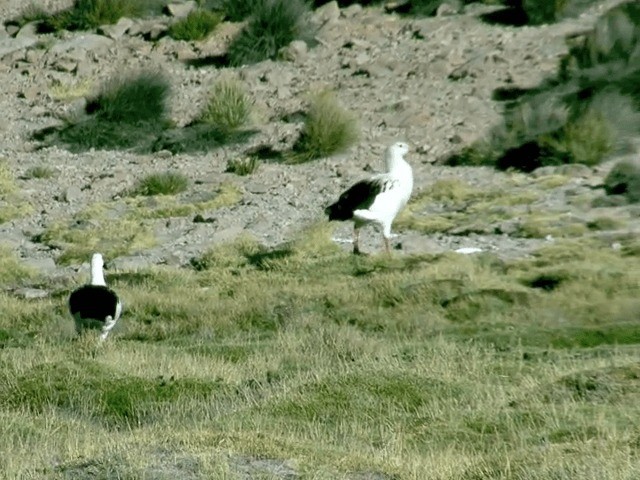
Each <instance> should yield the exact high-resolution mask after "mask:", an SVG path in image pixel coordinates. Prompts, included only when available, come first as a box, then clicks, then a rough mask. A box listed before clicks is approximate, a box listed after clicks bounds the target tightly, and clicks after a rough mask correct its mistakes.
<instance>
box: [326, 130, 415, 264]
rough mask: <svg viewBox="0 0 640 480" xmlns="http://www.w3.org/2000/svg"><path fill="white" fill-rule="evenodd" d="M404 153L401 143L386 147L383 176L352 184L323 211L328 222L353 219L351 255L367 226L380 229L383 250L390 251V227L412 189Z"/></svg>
mask: <svg viewBox="0 0 640 480" xmlns="http://www.w3.org/2000/svg"><path fill="white" fill-rule="evenodd" d="M408 151H409V146H408V145H407V144H406V143H403V142H397V143H394V144H393V145H391V146H389V147H388V148H387V150H386V152H385V154H384V161H385V165H386V167H387V173H381V174H378V175H374V176H373V177H371V178H369V179H367V180H362V181H360V182H358V183H356V184H355V185H353V186H352V187H351V188H349V189H348V190H347V191H345V192H344V193H343V194H342V195H340V198H339V199H338V201H337V202H335V203H334V204H332V205H329V206H328V207H327V208H326V209H325V213H326V214H327V215H328V216H329V220H353V222H354V224H353V253H355V254H359V253H360V245H359V241H360V228H361V227H362V226H363V225H366V224H368V223H374V224H376V225H379V226H380V227H381V229H382V237H383V239H384V247H385V250H386V252H387V253H389V252H390V251H391V247H390V244H389V239H390V238H391V224H392V223H393V220H394V219H395V218H396V216H397V215H398V213H399V212H400V210H402V208H403V207H404V206H405V205H406V204H407V202H408V201H409V197H410V196H411V191H412V190H413V171H412V169H411V165H409V164H408V163H407V162H406V161H405V159H404V155H405V154H406V153H407V152H408Z"/></svg>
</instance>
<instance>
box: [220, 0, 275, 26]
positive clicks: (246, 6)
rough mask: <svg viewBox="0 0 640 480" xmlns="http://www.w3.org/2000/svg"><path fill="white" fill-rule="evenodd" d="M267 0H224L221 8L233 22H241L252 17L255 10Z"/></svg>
mask: <svg viewBox="0 0 640 480" xmlns="http://www.w3.org/2000/svg"><path fill="white" fill-rule="evenodd" d="M264 2H265V0H243V1H241V2H239V1H238V0H222V1H221V5H220V7H221V9H222V11H223V12H224V16H225V17H226V18H227V20H229V21H231V22H241V21H243V20H245V19H246V18H248V17H250V16H251V15H252V14H253V12H254V11H256V10H258V9H259V8H260V7H261V4H263V3H264Z"/></svg>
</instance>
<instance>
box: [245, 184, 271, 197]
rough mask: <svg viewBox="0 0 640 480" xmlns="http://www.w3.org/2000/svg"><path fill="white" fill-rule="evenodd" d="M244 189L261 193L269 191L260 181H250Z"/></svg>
mask: <svg viewBox="0 0 640 480" xmlns="http://www.w3.org/2000/svg"><path fill="white" fill-rule="evenodd" d="M246 189H247V191H248V192H251V193H256V194H263V193H267V192H268V191H269V186H268V185H265V184H264V183H262V182H255V181H254V182H250V183H248V184H247V185H246Z"/></svg>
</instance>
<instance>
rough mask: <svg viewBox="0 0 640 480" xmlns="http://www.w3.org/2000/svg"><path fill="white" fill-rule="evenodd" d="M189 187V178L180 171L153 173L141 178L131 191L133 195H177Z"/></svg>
mask: <svg viewBox="0 0 640 480" xmlns="http://www.w3.org/2000/svg"><path fill="white" fill-rule="evenodd" d="M188 187H189V179H188V178H187V177H186V176H185V175H183V174H182V173H179V172H169V171H167V172H162V173H152V174H150V175H147V176H146V177H144V178H141V179H140V180H139V181H138V182H137V184H136V186H135V187H134V188H133V191H132V192H131V194H132V195H134V196H135V195H144V196H146V197H150V196H153V195H176V194H177V193H182V192H184V191H185V190H186V189H187V188H188Z"/></svg>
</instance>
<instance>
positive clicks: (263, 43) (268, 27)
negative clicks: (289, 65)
mask: <svg viewBox="0 0 640 480" xmlns="http://www.w3.org/2000/svg"><path fill="white" fill-rule="evenodd" d="M309 13H310V8H309V5H308V3H307V2H306V1H305V0H262V1H258V2H255V4H253V5H252V7H251V15H250V17H249V20H248V23H247V25H246V26H245V27H244V28H243V29H242V30H241V31H240V32H239V33H238V35H237V36H236V37H235V38H234V39H233V40H232V42H231V44H230V45H229V49H228V51H227V57H228V59H229V63H230V64H231V65H232V66H240V65H248V64H253V63H257V62H261V61H263V60H267V59H272V60H273V59H275V58H276V57H277V55H278V51H279V50H280V49H281V48H282V47H286V46H287V45H289V44H290V43H291V42H292V41H293V40H305V41H307V40H309V39H310V37H311V33H310V32H311V31H312V28H311V25H310V24H309V22H308V21H307V17H308V15H309Z"/></svg>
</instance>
